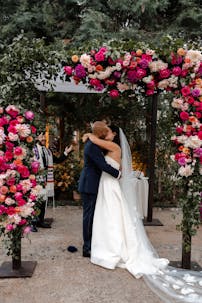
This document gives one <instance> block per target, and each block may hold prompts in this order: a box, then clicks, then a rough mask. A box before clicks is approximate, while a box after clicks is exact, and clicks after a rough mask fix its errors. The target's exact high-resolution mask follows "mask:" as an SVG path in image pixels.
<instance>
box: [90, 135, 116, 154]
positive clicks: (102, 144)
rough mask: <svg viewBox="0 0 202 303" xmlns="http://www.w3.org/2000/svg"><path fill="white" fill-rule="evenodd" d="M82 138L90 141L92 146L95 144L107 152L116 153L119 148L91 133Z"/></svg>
mask: <svg viewBox="0 0 202 303" xmlns="http://www.w3.org/2000/svg"><path fill="white" fill-rule="evenodd" d="M84 136H85V137H87V138H88V139H90V141H91V142H93V143H94V144H96V145H98V146H100V147H101V148H104V149H106V150H108V151H116V150H117V149H119V148H120V147H119V146H118V144H116V143H114V142H111V141H107V140H103V139H100V138H98V137H96V136H95V135H93V134H91V133H88V134H85V135H84Z"/></svg>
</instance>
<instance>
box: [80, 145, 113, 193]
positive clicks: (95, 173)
mask: <svg viewBox="0 0 202 303" xmlns="http://www.w3.org/2000/svg"><path fill="white" fill-rule="evenodd" d="M102 171H105V172H106V173H108V174H110V175H112V176H113V177H115V178H117V177H118V175H119V171H118V170H117V169H115V168H113V167H112V166H111V165H109V164H107V162H106V161H105V158H104V156H103V153H102V150H101V148H100V147H98V146H97V145H95V144H94V143H92V142H91V141H90V140H88V141H87V142H86V144H85V147H84V167H83V170H82V172H81V175H80V178H79V187H78V190H79V192H80V193H90V194H97V192H98V186H99V182H100V177H101V173H102Z"/></svg>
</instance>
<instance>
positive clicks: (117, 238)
mask: <svg viewBox="0 0 202 303" xmlns="http://www.w3.org/2000/svg"><path fill="white" fill-rule="evenodd" d="M105 159H106V161H107V163H109V164H110V165H111V166H113V167H114V168H116V169H119V163H117V162H116V161H115V160H113V159H112V158H110V157H109V156H106V157H105ZM134 220H135V221H136V222H135V224H134ZM140 235H141V237H140ZM91 262H92V263H94V264H97V265H100V266H103V267H105V268H109V269H114V268H115V267H122V268H126V269H127V270H128V271H129V272H130V273H131V274H132V275H134V276H135V277H136V278H139V277H141V276H142V275H143V274H155V273H157V272H159V270H161V269H163V268H165V267H167V265H168V263H169V261H168V260H167V259H163V258H162V259H161V258H158V257H156V256H155V253H154V251H152V250H151V249H150V248H149V245H148V238H147V236H146V233H145V231H144V227H143V224H142V220H141V219H140V218H139V217H138V216H136V218H131V216H130V213H129V209H128V206H127V203H126V198H125V197H124V195H123V193H122V190H121V186H120V183H119V180H118V179H115V178H113V177H112V176H111V175H109V174H107V173H105V172H103V173H102V176H101V179H100V185H99V191H98V197H97V201H96V208H95V214H94V222H93V236H92V245H91Z"/></svg>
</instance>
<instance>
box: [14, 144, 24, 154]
mask: <svg viewBox="0 0 202 303" xmlns="http://www.w3.org/2000/svg"><path fill="white" fill-rule="evenodd" d="M14 155H15V156H21V155H22V147H20V146H17V147H16V148H15V149H14Z"/></svg>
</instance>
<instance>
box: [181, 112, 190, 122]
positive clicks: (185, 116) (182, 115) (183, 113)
mask: <svg viewBox="0 0 202 303" xmlns="http://www.w3.org/2000/svg"><path fill="white" fill-rule="evenodd" d="M180 118H181V120H183V121H185V120H188V119H189V114H188V113H187V112H181V113H180Z"/></svg>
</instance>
